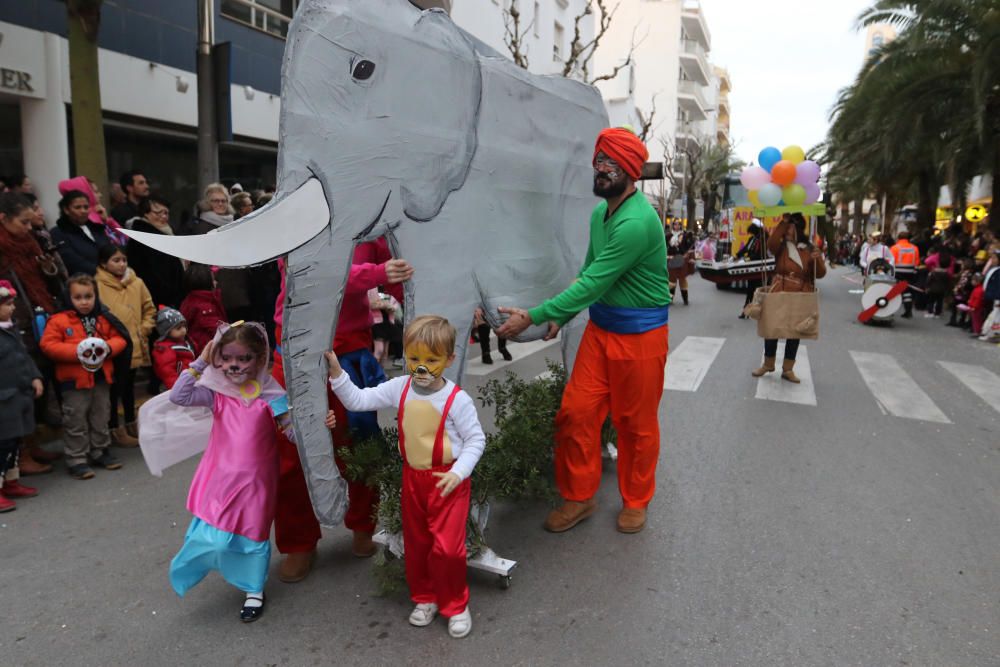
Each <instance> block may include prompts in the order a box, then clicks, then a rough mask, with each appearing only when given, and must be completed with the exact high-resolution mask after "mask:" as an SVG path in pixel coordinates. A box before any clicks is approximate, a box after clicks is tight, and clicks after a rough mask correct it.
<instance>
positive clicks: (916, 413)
mask: <svg viewBox="0 0 1000 667" xmlns="http://www.w3.org/2000/svg"><path fill="white" fill-rule="evenodd" d="M850 354H851V358H852V359H853V360H854V364H855V365H856V366H857V367H858V372H860V373H861V378H862V379H863V380H864V381H865V384H866V385H868V389H869V390H870V391H871V393H872V395H873V396H874V397H875V400H876V401H878V404H879V406H880V407H881V409H882V410H883V411H885V412H887V413H889V414H891V415H895V416H896V417H903V418H905V419H919V420H922V421H929V422H937V423H939V424H950V423H951V420H950V419H948V417H947V416H946V415H945V414H944V413H943V412H941V409H940V408H939V407H938V406H937V404H935V403H934V401H932V400H931V397H930V396H928V395H927V394H926V393H925V392H924V390H923V389H921V388H920V386H919V385H918V384H917V383H916V382H915V381H914V380H913V378H912V377H910V374H909V373H907V372H906V371H905V370H904V369H903V367H902V366H900V365H899V362H897V361H896V359H895V358H894V357H892V356H891V355H888V354H880V353H877V352H859V351H855V350H851V351H850Z"/></svg>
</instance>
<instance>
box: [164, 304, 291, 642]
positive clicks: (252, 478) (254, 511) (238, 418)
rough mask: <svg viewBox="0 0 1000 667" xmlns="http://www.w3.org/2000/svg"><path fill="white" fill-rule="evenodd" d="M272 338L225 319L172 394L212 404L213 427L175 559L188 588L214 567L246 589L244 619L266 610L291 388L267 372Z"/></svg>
mask: <svg viewBox="0 0 1000 667" xmlns="http://www.w3.org/2000/svg"><path fill="white" fill-rule="evenodd" d="M267 359H268V343H267V333H266V332H265V330H264V327H263V326H261V325H260V324H258V323H256V322H250V323H243V322H236V323H234V324H233V325H232V326H230V325H222V326H221V327H220V328H219V331H218V332H217V333H216V335H215V338H214V340H213V341H212V342H210V343H208V344H207V345H206V346H205V349H204V350H202V353H201V356H200V357H199V358H198V359H197V360H195V361H194V362H193V363H192V364H191V366H190V368H188V369H187V370H186V371H184V373H182V374H181V376H180V378H179V379H178V380H177V383H176V384H175V385H174V387H173V389H172V390H171V391H170V401H171V402H173V403H175V404H177V405H181V406H205V407H208V408H210V409H211V410H212V416H213V420H212V432H211V435H210V436H209V441H208V447H207V449H206V450H205V454H204V456H203V457H202V459H201V463H200V464H199V465H198V470H197V471H196V472H195V474H194V480H193V481H192V482H191V490H190V492H189V493H188V500H187V508H188V511H190V512H191V514H193V515H194V518H193V519H192V521H191V525H190V527H189V528H188V531H187V534H186V535H185V538H184V546H182V547H181V550H180V551H179V552H178V553H177V555H176V556H175V557H174V559H173V561H171V563H170V583H171V585H172V586H173V587H174V590H175V591H177V594H178V595H180V596H183V595H184V594H185V593H186V592H187V591H188V590H189V589H190V588H192V587H193V586H195V585H196V584H197V583H198V582H200V581H201V580H202V579H203V578H204V577H205V575H207V574H208V573H209V572H210V571H212V570H216V571H218V572H219V573H220V574H221V575H222V576H223V577H224V578H225V580H226V581H228V582H229V583H230V584H232V585H233V586H235V587H236V588H239V589H240V590H242V591H244V592H245V593H246V600H245V601H244V604H243V608H242V610H241V612H240V619H241V620H243V621H244V622H247V623H249V622H252V621H255V620H257V618H259V617H260V615H261V613H263V610H264V582H265V581H266V580H267V570H268V564H269V562H270V560H271V543H270V535H271V523H272V522H273V521H274V507H275V498H276V494H277V485H278V444H277V438H276V426H275V422H276V420H278V425H279V426H280V427H282V428H286V427H287V426H286V422H287V411H288V408H287V399H286V397H285V391H284V389H282V388H281V385H279V384H278V383H277V382H275V381H274V379H272V378H271V376H270V375H269V374H268V372H267Z"/></svg>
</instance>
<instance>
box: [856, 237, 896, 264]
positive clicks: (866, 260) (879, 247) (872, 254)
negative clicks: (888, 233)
mask: <svg viewBox="0 0 1000 667" xmlns="http://www.w3.org/2000/svg"><path fill="white" fill-rule="evenodd" d="M859 259H860V263H861V267H862V268H865V269H867V268H868V265H869V264H871V263H872V261H874V260H876V259H885V260H888V262H889V263H890V264H892V265H893V266H895V265H896V259H895V258H894V257H893V256H892V253H891V252H889V249H888V248H886V247H885V245H884V244H882V243H880V242H876V243H875V244H874V245H865V247H863V248H861V256H860V258H859Z"/></svg>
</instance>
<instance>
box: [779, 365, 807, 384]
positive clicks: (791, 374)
mask: <svg viewBox="0 0 1000 667" xmlns="http://www.w3.org/2000/svg"><path fill="white" fill-rule="evenodd" d="M793 368H795V360H794V359H785V361H784V362H782V364H781V379H782V380H788V381H789V382H794V383H795V384H798V383H800V382H802V380H800V379H799V378H798V377H797V376H796V375H795V371H793V370H792V369H793Z"/></svg>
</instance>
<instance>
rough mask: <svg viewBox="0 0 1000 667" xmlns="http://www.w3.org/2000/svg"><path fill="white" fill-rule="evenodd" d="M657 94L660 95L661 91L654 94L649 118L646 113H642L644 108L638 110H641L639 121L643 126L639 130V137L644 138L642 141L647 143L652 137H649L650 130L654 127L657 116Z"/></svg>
mask: <svg viewBox="0 0 1000 667" xmlns="http://www.w3.org/2000/svg"><path fill="white" fill-rule="evenodd" d="M657 95H659V93H657V94H656V95H653V101H652V107H653V108H652V109H650V111H649V117H648V118H647V117H646V115H645V114H644V113H642V109H638V112H639V122H640V123H641V124H642V126H641V127H640V128H639V130H640V131H639V138H640V139H642V143H646V141H647V140H648V139H649V138H650V137H649V132H650V130H652V129H653V120H654V119H655V118H656V96H657Z"/></svg>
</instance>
